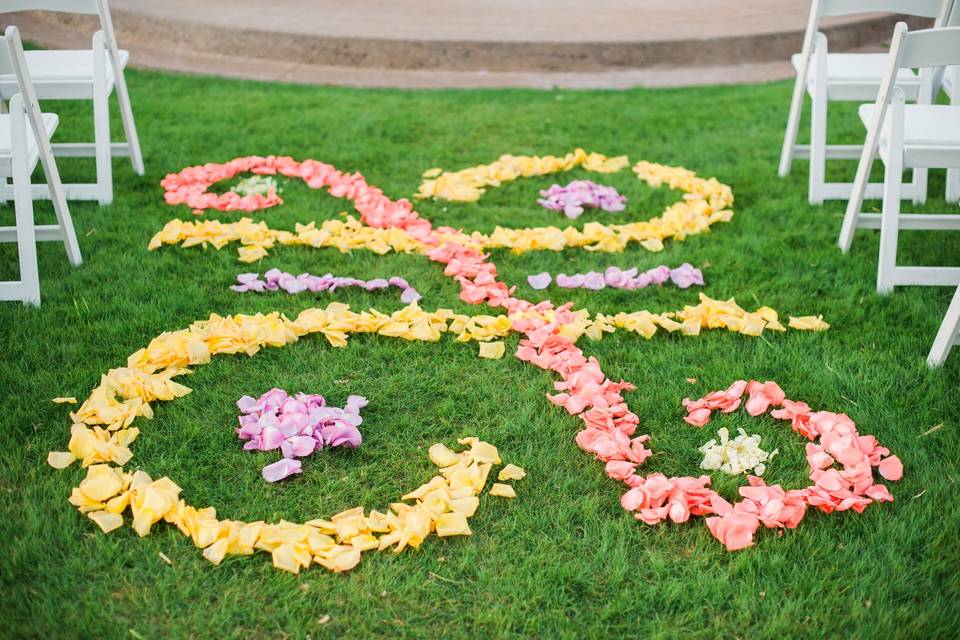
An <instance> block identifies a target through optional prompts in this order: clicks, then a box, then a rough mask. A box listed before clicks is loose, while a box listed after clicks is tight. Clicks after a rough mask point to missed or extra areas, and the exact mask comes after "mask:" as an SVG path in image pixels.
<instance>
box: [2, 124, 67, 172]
mask: <svg viewBox="0 0 960 640" xmlns="http://www.w3.org/2000/svg"><path fill="white" fill-rule="evenodd" d="M41 115H42V117H43V126H44V128H45V129H46V130H47V139H48V140H49V139H50V138H52V137H53V132H54V131H56V130H57V125H58V124H60V118H59V117H58V116H57V114H55V113H44V114H41ZM11 124H12V121H11V116H10V114H9V113H4V114H0V176H3V177H5V178H8V177H10V176H12V175H13V171H12V167H13V162H12V161H13V139H12V134H13V131H12V127H11ZM39 158H40V147H38V146H37V139H36V138H35V137H34V135H33V127H31V126H30V124H29V123H27V167H28V168H29V169H30V170H31V171H32V170H33V168H34V167H35V166H36V165H37V160H38V159H39Z"/></svg>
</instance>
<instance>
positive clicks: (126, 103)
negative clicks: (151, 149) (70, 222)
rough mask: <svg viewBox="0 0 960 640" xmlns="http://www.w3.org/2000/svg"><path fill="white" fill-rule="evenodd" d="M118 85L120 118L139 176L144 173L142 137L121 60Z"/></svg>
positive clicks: (131, 162) (118, 64) (118, 67)
mask: <svg viewBox="0 0 960 640" xmlns="http://www.w3.org/2000/svg"><path fill="white" fill-rule="evenodd" d="M114 69H119V72H115V73H114V75H115V76H116V86H117V102H118V103H120V119H121V120H122V121H123V132H124V134H125V135H126V137H127V144H128V145H129V146H130V164H132V165H133V171H134V173H136V174H137V175H138V176H142V175H143V171H144V169H143V153H142V152H141V151H140V137H139V136H138V135H137V123H136V121H135V120H134V119H133V106H132V105H131V104H130V94H129V93H127V82H126V79H125V78H124V77H123V69H122V68H121V67H120V63H119V61H117V62H116V64H114Z"/></svg>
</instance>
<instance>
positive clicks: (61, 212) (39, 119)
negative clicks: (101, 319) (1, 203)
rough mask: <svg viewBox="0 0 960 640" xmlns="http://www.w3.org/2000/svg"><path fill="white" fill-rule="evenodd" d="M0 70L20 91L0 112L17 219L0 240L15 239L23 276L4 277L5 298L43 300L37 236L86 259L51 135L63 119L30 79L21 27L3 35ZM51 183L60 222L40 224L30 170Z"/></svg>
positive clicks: (1, 230)
mask: <svg viewBox="0 0 960 640" xmlns="http://www.w3.org/2000/svg"><path fill="white" fill-rule="evenodd" d="M0 73H7V74H13V75H14V76H15V77H16V78H17V86H18V87H19V88H20V91H19V92H17V93H16V94H14V95H13V96H11V97H10V103H9V113H7V114H2V115H0V176H2V177H3V178H4V180H6V178H12V179H13V187H12V188H13V196H14V197H13V201H14V210H15V213H16V225H15V226H13V227H0V242H16V243H17V249H18V252H19V258H20V279H19V280H17V281H13V282H0V300H21V301H23V302H26V303H28V304H34V305H39V304H40V278H39V275H38V272H37V244H36V243H37V241H40V240H62V241H63V243H64V245H65V246H66V248H67V257H68V258H69V260H70V263H71V264H73V265H74V266H77V265H79V264H80V263H81V262H82V259H81V257H80V247H79V246H78V245H77V236H76V233H74V230H73V221H72V220H71V219H70V210H69V209H67V201H66V199H65V198H64V194H63V187H62V185H61V184H60V174H59V173H57V163H56V161H55V160H54V157H53V150H52V149H51V147H50V138H51V137H52V136H53V132H54V131H55V130H56V128H57V124H58V123H59V120H58V119H57V116H56V115H54V114H52V113H40V104H39V103H38V102H37V96H36V93H35V91H34V88H33V84H32V83H31V81H30V72H29V70H28V69H27V64H26V59H25V58H24V55H23V45H22V44H21V42H20V34H19V32H18V31H17V28H16V27H8V28H7V30H6V33H5V34H4V35H3V36H2V37H0ZM38 160H39V161H40V162H41V164H42V165H43V172H44V174H45V175H46V178H47V185H48V186H49V188H50V194H51V199H52V200H53V208H54V211H56V214H57V222H58V223H57V224H53V225H36V224H35V223H34V220H33V196H32V194H31V185H30V175H31V174H32V173H33V170H34V168H35V167H36V166H37V161H38Z"/></svg>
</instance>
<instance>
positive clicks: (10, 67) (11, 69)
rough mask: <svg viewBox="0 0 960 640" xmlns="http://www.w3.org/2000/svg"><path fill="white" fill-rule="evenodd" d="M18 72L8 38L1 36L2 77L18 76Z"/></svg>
mask: <svg viewBox="0 0 960 640" xmlns="http://www.w3.org/2000/svg"><path fill="white" fill-rule="evenodd" d="M16 72H17V70H16V67H15V66H14V64H13V57H12V56H11V55H10V44H9V43H8V42H7V38H6V36H0V75H11V74H16Z"/></svg>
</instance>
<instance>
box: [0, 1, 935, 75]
mask: <svg viewBox="0 0 960 640" xmlns="http://www.w3.org/2000/svg"><path fill="white" fill-rule="evenodd" d="M110 5H111V11H112V14H113V21H114V25H115V27H116V30H117V37H118V40H119V41H120V43H121V46H122V47H123V48H126V49H129V50H130V51H131V62H132V63H133V64H134V65H136V66H142V67H147V68H155V69H164V70H174V71H184V72H191V73H202V74H216V75H226V76H234V77H247V78H255V79H264V80H284V81H291V82H303V83H314V84H339V85H355V86H399V87H495V86H528V87H553V86H560V87H574V88H594V87H596V88H623V87H629V86H676V85H688V84H724V83H732V82H755V81H762V80H770V79H775V78H785V77H789V76H790V75H791V74H792V70H791V68H790V66H789V64H788V63H787V60H788V59H789V56H790V54H792V53H794V52H795V51H797V50H798V49H799V47H800V41H801V39H802V33H803V28H804V26H805V23H806V16H807V12H808V11H809V1H808V0H778V1H777V2H770V1H769V0H738V2H737V3H730V2H724V1H722V0H716V1H711V0H672V1H671V2H670V3H653V2H639V1H638V0H633V1H629V0H591V1H589V2H586V1H583V0H525V1H524V2H522V3H521V2H516V1H515V0H483V2H475V1H470V2H468V1H464V0H405V1H404V2H402V3H396V2H393V3H391V2H386V1H385V0H379V1H378V0H364V1H359V0H358V1H355V2H342V1H340V2H334V1H332V0H273V1H272V2H265V1H264V0H232V1H230V2H226V1H224V0H207V1H205V2H202V3H201V2H196V1H195V0H165V1H164V2H150V3H143V2H140V1H137V0H113V1H112V2H111V3H110ZM661 5H662V6H661ZM731 5H733V6H731ZM480 8H482V9H483V10H482V11H481V10H480ZM896 20H897V17H896V16H891V15H884V14H867V15H860V16H853V17H844V18H836V19H831V20H830V21H828V22H826V23H825V25H824V31H825V32H826V33H827V36H828V38H829V39H830V43H831V50H834V51H843V50H859V49H862V48H864V47H872V48H876V47H878V46H882V45H883V44H884V43H885V42H886V41H887V40H888V38H889V35H890V33H891V32H892V28H893V24H894V22H895V21H896ZM0 21H2V22H3V23H5V24H16V25H18V27H20V29H21V32H22V33H23V35H24V38H26V39H29V40H31V41H33V42H36V43H37V44H39V45H41V46H46V47H52V48H70V47H88V46H89V40H90V35H91V34H92V33H93V31H94V30H95V29H96V21H95V19H91V18H89V17H84V16H74V15H71V14H63V13H48V12H27V13H12V14H6V15H2V16H0ZM908 22H910V23H911V26H912V28H916V27H919V26H926V24H928V21H918V20H909V21H908Z"/></svg>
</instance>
